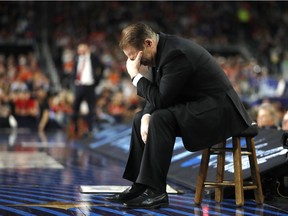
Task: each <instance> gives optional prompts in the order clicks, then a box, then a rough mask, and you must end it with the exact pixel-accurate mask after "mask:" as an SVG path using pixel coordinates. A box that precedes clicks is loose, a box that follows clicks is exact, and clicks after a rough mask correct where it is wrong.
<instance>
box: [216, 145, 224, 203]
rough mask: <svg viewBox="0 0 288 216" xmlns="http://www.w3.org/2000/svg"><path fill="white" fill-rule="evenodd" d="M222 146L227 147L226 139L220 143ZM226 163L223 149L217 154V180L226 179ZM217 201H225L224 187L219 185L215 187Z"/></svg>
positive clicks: (220, 181)
mask: <svg viewBox="0 0 288 216" xmlns="http://www.w3.org/2000/svg"><path fill="white" fill-rule="evenodd" d="M219 147H220V148H225V147H226V141H224V142H222V143H220V144H219ZM224 165H225V152H224V151H221V152H219V154H218V155H217V174H216V182H217V183H222V182H223V180H224ZM215 201H216V202H222V201H223V187H222V186H219V187H216V188H215Z"/></svg>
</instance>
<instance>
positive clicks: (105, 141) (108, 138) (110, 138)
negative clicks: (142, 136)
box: [90, 128, 131, 149]
mask: <svg viewBox="0 0 288 216" xmlns="http://www.w3.org/2000/svg"><path fill="white" fill-rule="evenodd" d="M130 133H131V128H128V129H127V128H126V129H125V130H124V131H119V132H118V133H116V134H115V131H114V132H113V136H111V133H107V134H106V137H105V138H104V139H102V140H98V141H97V142H95V143H91V144H90V147H91V148H92V149H94V148H98V147H100V146H102V145H105V144H108V143H111V142H113V141H114V140H117V139H119V138H121V137H123V136H128V135H129V134H130Z"/></svg>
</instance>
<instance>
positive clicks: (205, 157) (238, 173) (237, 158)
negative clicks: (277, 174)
mask: <svg viewBox="0 0 288 216" xmlns="http://www.w3.org/2000/svg"><path fill="white" fill-rule="evenodd" d="M257 133H258V129H257V125H256V124H255V125H253V126H251V127H249V128H248V129H247V130H245V131H244V132H242V133H241V134H239V135H237V136H233V137H232V144H233V145H232V148H231V147H230V148H228V147H226V142H223V143H221V144H218V146H217V147H214V146H212V147H210V148H208V149H205V150H203V153H202V159H201V165H200V170H199V174H198V179H197V186H196V193H195V198H194V203H195V204H201V202H202V199H203V192H204V188H205V187H207V188H215V201H216V202H221V201H222V200H223V187H224V186H233V187H235V201H236V205H237V206H243V205H244V190H254V196H255V200H256V203H258V204H263V201H264V196H263V193H262V186H261V180H260V174H259V169H258V164H257V158H256V152H255V144H254V139H253V137H255V136H256V135H257ZM242 137H243V138H245V140H246V147H245V148H243V147H242V148H241V145H240V139H241V138H242ZM226 152H233V163H234V181H225V180H224V165H225V153H226ZM211 154H217V174H216V181H215V182H209V181H206V177H207V171H208V164H209V160H210V155H211ZM242 155H248V157H249V163H250V171H251V177H252V182H243V177H242Z"/></svg>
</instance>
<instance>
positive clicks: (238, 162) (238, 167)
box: [232, 137, 244, 206]
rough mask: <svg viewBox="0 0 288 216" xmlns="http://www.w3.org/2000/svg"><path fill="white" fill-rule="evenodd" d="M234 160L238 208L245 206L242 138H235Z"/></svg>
mask: <svg viewBox="0 0 288 216" xmlns="http://www.w3.org/2000/svg"><path fill="white" fill-rule="evenodd" d="M232 140H233V160H234V182H235V199H236V205H237V206H243V205H244V191H243V176H242V157H241V145H240V138H239V137H233V138H232Z"/></svg>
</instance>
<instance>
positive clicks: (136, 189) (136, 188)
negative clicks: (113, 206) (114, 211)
mask: <svg viewBox="0 0 288 216" xmlns="http://www.w3.org/2000/svg"><path fill="white" fill-rule="evenodd" d="M145 190H146V186H145V185H142V184H137V183H134V184H133V185H132V186H131V187H128V188H127V189H126V190H124V191H123V192H122V193H119V194H114V195H112V196H110V197H106V200H108V201H110V202H118V203H123V202H125V201H128V200H130V199H134V198H136V197H138V196H139V195H140V194H142V193H143V192H144V191H145Z"/></svg>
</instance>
